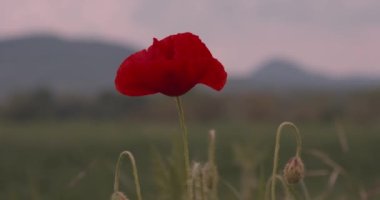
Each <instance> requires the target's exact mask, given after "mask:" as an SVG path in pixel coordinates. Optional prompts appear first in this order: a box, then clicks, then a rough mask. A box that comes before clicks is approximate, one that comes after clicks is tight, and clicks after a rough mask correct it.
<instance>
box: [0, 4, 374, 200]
mask: <svg viewBox="0 0 380 200" xmlns="http://www.w3.org/2000/svg"><path fill="white" fill-rule="evenodd" d="M187 31H189V32H193V33H194V34H197V35H199V36H200V38H201V39H202V40H203V42H204V43H206V44H207V46H208V47H209V49H210V51H211V52H212V53H213V55H214V57H216V58H217V59H218V60H219V61H221V62H222V63H223V64H224V66H225V69H226V71H227V72H228V74H229V77H228V82H227V84H226V86H225V88H224V89H223V90H222V91H221V92H215V91H212V90H211V89H209V88H206V87H204V86H197V87H196V88H194V89H193V90H192V91H191V92H189V93H188V94H186V95H185V96H184V97H183V100H184V104H185V112H186V118H187V120H188V123H189V124H188V127H189V132H190V140H191V143H190V146H191V148H192V150H191V157H192V158H193V159H194V160H198V161H204V160H205V159H206V155H207V153H206V152H207V142H208V141H207V140H208V136H207V133H208V131H209V130H210V129H216V132H217V154H218V155H217V157H218V164H219V169H220V173H221V176H222V179H223V180H224V181H225V182H228V183H231V185H233V186H234V187H235V188H236V189H237V190H238V191H239V192H240V194H241V196H242V199H253V198H254V199H260V195H262V194H261V193H262V189H260V188H262V187H263V186H262V185H263V182H265V177H269V173H270V172H271V159H272V153H273V150H272V147H273V145H274V135H275V131H276V128H277V126H278V125H279V124H280V123H281V122H283V121H292V122H294V123H295V124H296V125H298V126H299V128H300V130H301V132H302V133H303V134H304V141H305V144H304V148H305V153H304V159H305V161H306V166H307V168H308V169H310V170H309V172H310V173H308V174H307V177H306V184H307V185H309V187H310V190H311V193H312V195H313V196H318V195H322V194H323V195H328V196H327V199H338V198H341V199H378V198H379V194H380V172H379V171H378V169H379V168H380V161H379V159H378V156H377V155H376V152H377V151H379V150H380V148H379V142H380V59H379V52H380V39H379V35H380V2H379V1H377V0H363V1H355V0H344V1H343V0H319V1H308V0H252V1H248V0H241V1H226V0H218V1H217V0H193V1H170V0H162V1H148V0H141V1H132V0H109V1H100V0H92V1H86V0H81V1H73V0H66V1H60V0H54V1H51V0H50V1H49V0H18V1H12V0H2V1H1V2H0V199H7V200H13V199H34V200H40V199H91V198H92V199H107V198H109V196H110V195H111V193H112V191H113V190H112V186H113V173H114V165H115V162H116V159H117V156H118V154H119V153H120V152H121V151H123V150H131V151H133V153H135V154H136V158H137V162H138V165H139V168H140V172H141V176H142V179H143V190H144V191H145V192H146V197H147V198H148V199H175V198H176V197H174V196H173V197H165V195H162V194H161V193H162V192H160V191H165V190H164V189H162V190H161V189H160V186H158V185H159V184H158V183H160V182H165V181H166V182H165V183H166V185H170V184H173V180H170V178H167V177H166V179H168V180H166V179H165V178H163V177H162V176H161V177H160V175H159V174H160V173H159V171H160V169H164V171H165V169H166V170H169V169H170V163H175V162H174V161H175V160H176V159H177V160H178V159H179V158H177V157H178V156H176V155H175V152H177V151H176V150H177V149H176V148H178V145H175V144H176V142H177V143H178V140H179V137H180V134H179V133H180V129H179V125H178V121H177V113H176V109H175V103H174V100H173V99H172V98H169V97H166V96H163V95H160V94H158V95H153V96H146V97H136V98H131V97H126V96H122V95H120V94H118V93H117V92H116V91H115V89H114V84H113V80H114V76H115V73H116V70H117V68H118V67H119V65H120V63H121V62H122V61H123V60H124V59H125V58H126V57H127V56H128V55H130V54H131V53H133V52H135V51H138V50H141V49H143V48H146V47H148V46H149V45H150V44H151V43H152V38H153V37H156V38H158V39H162V38H164V37H166V36H168V35H171V34H175V33H178V32H187ZM291 139H292V138H291V137H287V136H284V140H285V141H284V145H283V151H282V153H283V155H282V156H281V157H283V158H282V160H281V164H280V166H283V165H284V163H285V161H286V160H287V159H288V158H289V157H290V156H292V152H293V151H294V147H293V146H294V144H293V141H292V140H291ZM315 152H317V153H315ZM318 153H319V154H318ZM318 155H319V156H318ZM320 155H323V156H322V157H321V156H320ZM328 159H331V160H333V161H334V163H335V165H333V167H332V166H331V165H328V164H327V165H326V160H328ZM327 163H329V162H327ZM330 164H331V162H330ZM126 166H127V165H126ZM334 166H335V167H334ZM337 166H339V167H340V168H339V169H344V170H343V171H344V173H343V172H339V173H337V172H336V169H337ZM126 169H128V168H126ZM161 171H162V170H161ZM157 174H158V175H157ZM333 175H334V176H333ZM335 176H337V178H336V179H334V177H335ZM123 177H125V178H123V179H122V180H121V181H122V185H123V188H126V189H124V190H125V192H126V193H127V195H128V196H130V197H132V199H134V193H133V184H132V179H130V178H129V177H130V175H129V173H128V171H126V172H125V174H124V176H123ZM263 177H264V178H263ZM163 179H165V181H163ZM263 180H264V181H263ZM170 181H172V182H170ZM157 184H158V185H157ZM173 185H175V184H173ZM223 187H226V186H221V188H223ZM144 191H143V192H144ZM331 191H332V192H331ZM231 193H232V192H228V190H224V193H223V196H224V198H223V199H232V197H231V195H232V194H231ZM324 193H328V194H324ZM149 195H150V196H149ZM173 195H174V194H173Z"/></svg>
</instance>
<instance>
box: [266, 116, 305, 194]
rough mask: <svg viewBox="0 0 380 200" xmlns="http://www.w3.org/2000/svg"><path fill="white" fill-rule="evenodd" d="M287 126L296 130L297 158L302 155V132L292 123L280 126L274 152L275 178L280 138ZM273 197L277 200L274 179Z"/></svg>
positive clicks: (273, 172)
mask: <svg viewBox="0 0 380 200" xmlns="http://www.w3.org/2000/svg"><path fill="white" fill-rule="evenodd" d="M285 126H290V127H292V128H294V130H295V131H294V134H295V136H296V141H297V149H296V156H297V157H299V156H300V154H301V150H302V139H301V135H300V132H299V130H298V128H297V126H296V125H294V124H293V123H291V122H283V123H281V124H280V126H279V127H278V128H277V133H276V146H275V150H274V158H273V171H272V177H275V176H276V174H277V169H278V160H279V152H280V140H281V137H280V136H281V133H282V129H283V128H284V127H285ZM271 197H272V200H276V181H275V179H274V178H273V179H272V184H271Z"/></svg>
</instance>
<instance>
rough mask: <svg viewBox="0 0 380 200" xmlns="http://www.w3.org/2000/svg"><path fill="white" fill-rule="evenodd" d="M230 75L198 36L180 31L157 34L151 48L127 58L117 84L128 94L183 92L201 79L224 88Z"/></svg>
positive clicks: (119, 73)
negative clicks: (171, 33)
mask: <svg viewBox="0 0 380 200" xmlns="http://www.w3.org/2000/svg"><path fill="white" fill-rule="evenodd" d="M226 79H227V73H226V72H225V71H224V68H223V65H222V64H221V63H220V62H219V61H218V60H217V59H215V58H214V57H213V56H212V55H211V53H210V51H209V50H208V49H207V47H206V45H205V44H204V43H203V42H202V41H201V40H200V39H199V37H198V36H196V35H193V34H192V33H179V34H176V35H171V36H168V37H166V38H164V39H162V40H157V39H156V38H154V39H153V44H152V45H151V46H150V47H149V48H148V49H144V50H141V51H139V52H136V53H134V54H132V55H131V56H129V57H128V58H127V59H125V60H124V62H123V63H122V64H121V65H120V67H119V69H118V71H117V75H116V79H115V85H116V89H117V90H118V91H119V92H120V93H122V94H125V95H128V96H143V95H148V94H155V93H162V94H165V95H168V96H180V95H183V94H185V93H186V92H187V91H189V90H190V89H191V88H193V87H194V86H195V85H196V84H198V83H202V84H205V85H207V86H209V87H211V88H213V89H215V90H221V89H222V88H223V87H224V84H225V83H226Z"/></svg>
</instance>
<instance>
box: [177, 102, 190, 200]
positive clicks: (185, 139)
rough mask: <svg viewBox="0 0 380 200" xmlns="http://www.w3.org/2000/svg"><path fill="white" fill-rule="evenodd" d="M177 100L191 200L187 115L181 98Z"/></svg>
mask: <svg viewBox="0 0 380 200" xmlns="http://www.w3.org/2000/svg"><path fill="white" fill-rule="evenodd" d="M175 100H176V103H177V110H178V117H179V122H180V126H181V129H182V142H183V157H184V163H185V174H186V189H187V198H188V200H191V199H192V196H193V195H192V192H191V185H190V182H191V174H190V155H189V142H188V133H187V128H186V124H185V113H184V110H183V105H182V100H181V98H180V97H178V96H177V97H176V98H175Z"/></svg>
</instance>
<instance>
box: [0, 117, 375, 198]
mask: <svg viewBox="0 0 380 200" xmlns="http://www.w3.org/2000/svg"><path fill="white" fill-rule="evenodd" d="M294 123H295V124H296V125H297V126H298V127H299V129H300V131H301V133H302V135H303V139H304V144H303V147H304V151H303V155H302V157H303V159H304V161H305V165H306V169H307V170H308V171H307V175H308V176H306V178H305V182H306V185H307V186H308V188H309V190H310V193H311V194H312V196H313V197H316V196H318V195H319V194H321V193H322V192H325V191H326V184H327V183H328V179H329V176H330V175H331V173H332V168H331V167H330V166H328V165H326V164H324V163H323V160H321V159H319V158H317V157H315V156H313V155H311V154H310V153H309V152H310V150H312V149H317V150H318V151H319V152H320V153H321V152H322V153H325V154H326V155H327V156H328V157H330V158H331V159H332V160H333V161H334V162H336V163H338V164H339V165H341V166H342V167H343V168H344V170H345V174H344V175H342V174H339V175H338V179H337V182H336V183H335V184H334V185H333V186H332V193H331V194H329V196H328V197H327V198H326V199H339V198H344V199H360V197H359V194H360V193H362V196H363V195H368V196H369V198H368V199H379V198H380V194H379V190H380V189H379V187H380V159H379V154H378V152H379V151H380V124H354V123H348V122H341V123H340V126H341V127H342V128H341V129H337V127H336V124H335V123H333V122H331V123H328V122H325V123H304V122H303V123H297V122H294ZM278 125H279V123H264V122H222V121H221V122H215V123H205V124H200V123H189V124H188V129H189V134H190V148H191V158H192V160H197V161H205V160H206V156H207V144H208V131H209V130H210V129H211V128H214V129H216V133H217V164H218V168H219V173H220V175H221V179H222V181H223V183H220V186H219V190H220V192H221V195H220V197H221V199H226V200H229V199H234V196H233V195H232V192H231V191H230V190H229V189H228V187H227V186H226V185H225V182H228V183H229V184H231V185H232V186H233V187H235V189H236V190H238V191H239V192H240V194H241V195H242V198H245V197H249V196H251V197H252V198H251V199H259V198H260V197H262V195H263V194H262V193H263V187H264V185H265V181H266V179H267V178H268V177H269V176H270V173H271V170H272V159H273V147H274V141H275V132H276V129H277V126H278ZM339 131H340V132H343V133H344V134H343V136H345V137H347V141H348V147H349V148H348V151H347V152H343V151H342V148H341V142H340V139H339V136H338V135H339V134H337V132H339ZM179 138H180V129H179V127H178V124H177V122H176V121H174V120H173V123H167V122H166V123H162V122H160V123H158V122H136V121H91V120H77V121H31V122H23V123H14V122H1V123H0V160H1V161H0V199H4V200H24V199H31V200H52V199H54V200H60V199H70V200H79V199H109V198H110V195H111V193H112V192H113V179H114V167H115V163H116V160H117V158H118V155H119V153H120V152H121V151H123V150H130V151H132V152H133V153H134V155H135V157H136V160H137V165H138V168H139V173H140V176H141V179H142V190H143V196H144V197H145V199H159V198H158V196H156V195H158V194H159V192H158V190H159V187H158V186H157V185H156V183H157V180H156V179H157V175H155V174H154V173H153V172H156V171H157V170H158V168H160V166H158V165H157V162H156V161H155V160H157V154H159V155H160V156H161V157H163V158H164V159H166V160H170V157H173V159H174V157H175V154H176V147H175V145H173V144H174V143H175V142H179V141H180V140H179ZM294 151H295V144H294V141H293V136H292V135H291V134H284V136H283V140H282V146H281V153H280V157H281V161H280V168H282V167H283V166H284V164H285V162H286V161H287V160H288V159H289V158H290V157H291V156H292V155H293V154H294ZM122 170H123V173H122V179H121V184H122V189H123V190H124V191H125V193H126V194H127V195H128V196H129V197H130V198H131V199H135V198H134V197H135V196H134V195H135V194H134V185H133V182H132V179H131V175H130V166H129V165H123V169H122ZM126 172H128V174H127V173H126ZM318 173H320V175H318ZM324 173H328V174H325V175H323V174H324ZM250 188H252V189H250Z"/></svg>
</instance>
